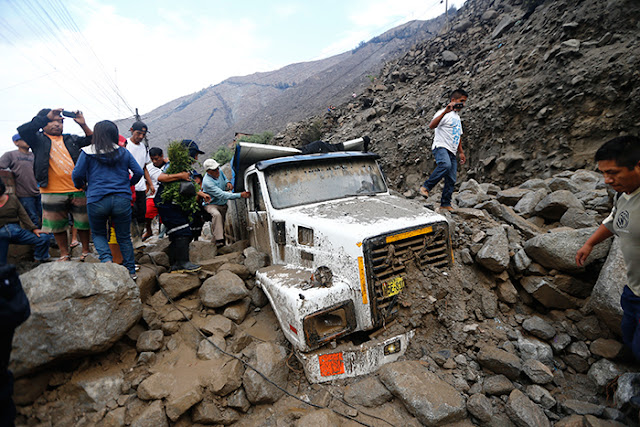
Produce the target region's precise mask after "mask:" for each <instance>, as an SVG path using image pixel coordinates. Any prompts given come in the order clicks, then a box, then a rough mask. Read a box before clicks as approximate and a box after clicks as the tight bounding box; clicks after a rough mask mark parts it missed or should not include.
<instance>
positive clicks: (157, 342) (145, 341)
mask: <svg viewBox="0 0 640 427" xmlns="http://www.w3.org/2000/svg"><path fill="white" fill-rule="evenodd" d="M163 339H164V333H163V332H162V331H161V330H158V329H156V330H153V331H144V332H142V333H141V334H140V336H138V340H137V342H136V350H138V353H141V352H145V351H157V350H160V349H161V348H162V340H163Z"/></svg>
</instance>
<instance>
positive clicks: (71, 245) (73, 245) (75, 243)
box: [69, 240, 80, 249]
mask: <svg viewBox="0 0 640 427" xmlns="http://www.w3.org/2000/svg"><path fill="white" fill-rule="evenodd" d="M79 244H80V242H78V241H77V240H74V241H73V242H71V244H70V245H69V249H73V248H75V247H76V246H78V245H79Z"/></svg>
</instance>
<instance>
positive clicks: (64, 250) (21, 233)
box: [0, 108, 249, 280]
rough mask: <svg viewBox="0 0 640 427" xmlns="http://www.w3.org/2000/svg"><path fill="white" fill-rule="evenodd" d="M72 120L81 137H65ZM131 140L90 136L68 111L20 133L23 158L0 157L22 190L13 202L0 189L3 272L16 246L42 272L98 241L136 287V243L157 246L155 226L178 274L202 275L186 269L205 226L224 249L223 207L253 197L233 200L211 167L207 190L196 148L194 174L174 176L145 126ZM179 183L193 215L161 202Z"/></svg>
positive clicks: (105, 125) (190, 148) (103, 127)
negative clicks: (53, 251) (28, 250)
mask: <svg viewBox="0 0 640 427" xmlns="http://www.w3.org/2000/svg"><path fill="white" fill-rule="evenodd" d="M65 118H69V119H72V120H73V121H74V122H75V123H77V124H78V125H79V126H80V128H81V129H82V131H83V132H84V135H83V136H78V135H71V134H65V133H63V129H64V120H65ZM129 132H130V133H131V135H130V137H129V138H125V137H124V136H122V135H120V134H119V131H118V127H117V126H116V124H115V123H113V122H111V121H108V120H104V121H101V122H98V123H97V124H96V125H95V126H94V128H93V129H91V128H89V126H87V124H86V121H85V118H84V115H83V114H82V112H81V111H75V112H68V111H64V110H63V109H62V108H56V109H50V108H46V109H42V110H40V111H39V112H38V114H36V116H35V117H34V118H33V119H32V120H31V121H30V122H27V123H25V124H23V125H22V126H20V127H18V133H17V134H16V135H14V136H13V142H14V144H15V145H16V147H17V150H14V151H10V152H7V153H5V154H4V155H3V156H2V157H0V169H8V170H10V171H11V172H12V173H13V176H14V181H15V192H14V193H15V194H8V192H7V188H6V186H5V184H4V183H2V182H0V265H5V264H7V255H8V254H7V253H8V247H9V244H23V245H33V246H34V259H35V261H36V262H37V263H43V262H48V261H50V260H51V257H50V255H49V249H50V247H52V246H53V247H55V246H57V248H58V250H59V254H60V256H59V257H58V258H57V261H71V249H72V248H73V247H74V246H76V245H78V244H81V245H82V255H81V256H80V258H79V260H80V261H84V259H85V258H86V257H87V256H88V255H89V254H90V253H91V247H90V243H91V241H92V242H93V246H94V247H95V251H96V252H97V254H98V258H99V259H100V261H101V262H117V263H120V264H122V265H123V266H125V267H126V268H127V270H128V271H129V274H130V275H131V277H132V278H133V279H134V280H135V279H137V276H136V265H135V258H134V242H137V241H140V242H143V241H145V240H147V239H148V238H150V237H151V236H153V234H154V233H153V229H152V224H153V221H154V219H155V218H156V217H158V216H159V223H161V224H162V227H161V230H160V237H163V236H164V235H166V236H167V237H168V238H169V240H170V242H171V243H170V246H169V257H170V261H171V272H196V271H198V270H199V269H200V266H199V265H196V264H193V263H191V262H190V260H189V244H190V242H191V241H192V240H193V239H194V238H195V239H198V237H199V236H200V234H201V230H202V227H203V224H205V223H206V221H211V234H212V235H213V236H214V237H213V242H215V243H216V244H217V245H218V246H222V245H224V233H223V229H224V215H225V213H226V203H227V201H228V200H231V199H236V198H240V197H245V198H246V197H249V193H248V192H243V193H233V192H232V190H233V187H232V185H231V183H229V181H228V180H227V179H226V177H224V174H222V173H220V165H219V164H218V163H217V162H216V161H215V160H213V159H208V160H206V161H205V162H204V166H205V178H204V180H203V178H202V175H200V174H198V173H197V172H196V171H195V169H194V168H193V167H192V164H194V163H195V162H196V161H197V160H198V156H199V155H202V154H204V152H203V151H201V150H200V148H199V147H198V144H197V143H196V142H195V141H192V140H189V139H185V140H182V141H181V142H180V143H179V144H180V145H181V146H182V148H183V149H184V152H185V153H188V156H189V158H190V165H189V166H182V168H183V169H184V170H179V171H175V170H173V171H171V170H170V168H169V167H170V164H171V156H169V158H168V159H167V158H166V157H165V155H164V152H163V150H162V149H161V148H159V147H152V148H148V145H147V142H146V135H147V132H148V127H147V125H146V124H145V123H144V122H142V121H139V120H138V121H136V122H135V123H133V124H132V125H131V128H130V129H129ZM176 164H177V163H176ZM176 181H179V182H181V183H182V182H184V183H191V184H190V185H191V186H192V187H193V190H194V191H193V194H192V195H187V196H186V197H193V199H194V201H195V203H196V204H197V206H198V209H197V210H196V211H195V212H187V211H185V210H184V209H183V208H181V207H180V206H179V205H177V204H175V203H174V202H173V201H171V200H169V199H167V198H166V197H163V192H164V188H165V187H166V186H167V184H168V183H171V182H176ZM194 184H195V185H194ZM200 188H202V189H201V190H200ZM185 194H188V193H185ZM71 230H72V231H73V234H72V235H73V236H75V235H76V234H77V236H78V240H79V243H78V242H76V241H75V239H74V237H72V238H71V243H70V241H69V240H70V239H69V234H70V233H69V232H70V231H71ZM132 239H133V240H132Z"/></svg>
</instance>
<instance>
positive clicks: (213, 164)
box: [203, 159, 220, 171]
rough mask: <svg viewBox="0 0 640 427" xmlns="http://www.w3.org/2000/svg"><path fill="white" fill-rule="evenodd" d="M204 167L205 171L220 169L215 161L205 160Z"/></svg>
mask: <svg viewBox="0 0 640 427" xmlns="http://www.w3.org/2000/svg"><path fill="white" fill-rule="evenodd" d="M203 166H204V170H205V171H208V170H215V169H218V168H219V167H220V165H219V164H218V162H216V161H215V160H214V159H207V160H205V161H204V164H203Z"/></svg>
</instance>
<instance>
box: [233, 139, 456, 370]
mask: <svg viewBox="0 0 640 427" xmlns="http://www.w3.org/2000/svg"><path fill="white" fill-rule="evenodd" d="M377 159H378V156H377V155H376V154H373V153H367V152H357V151H347V152H331V153H318V154H306V155H303V154H295V153H289V154H288V155H286V156H283V157H276V158H272V159H267V160H260V161H257V162H256V163H254V164H252V165H250V166H248V167H247V168H246V169H245V170H244V171H243V183H242V184H243V185H242V186H243V187H244V189H246V190H248V191H250V192H251V197H250V198H249V199H247V200H246V201H245V203H246V218H245V220H246V229H247V231H248V237H249V239H250V241H251V244H252V245H253V246H254V247H256V248H257V249H258V250H260V251H262V252H265V253H267V254H269V255H270V257H271V261H272V263H271V265H270V266H268V267H265V268H263V269H260V270H259V271H258V272H257V273H256V283H257V285H258V286H260V287H261V288H262V290H263V291H264V293H265V294H266V296H267V298H268V299H269V301H270V303H271V306H272V307H273V310H274V312H275V314H276V316H277V318H278V321H279V323H280V326H281V328H282V331H283V332H284V334H285V336H286V338H287V339H288V340H289V341H290V342H291V344H292V345H293V347H294V349H295V350H296V352H297V355H298V358H299V359H300V360H301V362H302V364H303V366H304V367H305V372H306V374H307V377H309V379H310V380H312V381H317V382H320V381H326V380H330V379H335V378H341V377H348V376H354V375H360V374H363V373H368V372H369V371H371V370H372V369H375V368H376V367H377V366H379V365H382V364H384V363H388V362H390V361H393V360H396V359H397V358H398V357H400V356H401V355H402V354H403V353H404V351H405V350H406V346H407V344H408V341H409V339H410V337H411V336H412V332H409V333H406V334H403V335H402V336H398V337H393V338H392V339H388V340H385V341H384V342H373V343H368V344H367V345H353V343H350V342H349V340H348V337H349V336H350V335H351V334H353V333H355V332H362V331H374V330H376V329H379V328H381V327H383V326H385V325H386V324H388V322H390V321H391V320H393V319H394V318H395V316H396V315H397V313H398V304H397V300H398V295H399V294H400V293H401V292H402V291H403V289H404V288H405V287H407V286H412V283H410V282H408V281H407V274H406V270H407V268H418V269H420V270H422V269H425V268H429V267H433V268H445V267H448V266H449V265H450V264H451V263H452V261H453V258H452V252H451V242H450V238H449V224H448V222H447V220H446V218H444V217H443V216H441V215H439V214H436V213H434V212H433V211H431V210H428V209H426V208H425V207H424V206H423V205H422V204H421V203H419V202H416V201H412V200H409V199H406V198H403V197H398V196H395V195H392V194H390V192H389V189H388V187H387V184H386V182H385V179H384V175H383V173H382V171H381V169H380V166H379V164H378V162H377ZM236 191H238V190H236ZM340 343H346V345H345V346H344V347H345V348H344V349H342V348H340V347H339V344H340ZM327 355H329V356H327ZM337 355H339V356H337ZM332 358H333V359H332ZM335 358H339V359H340V360H341V361H338V362H336V360H334V359H335ZM323 367H324V368H323Z"/></svg>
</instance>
